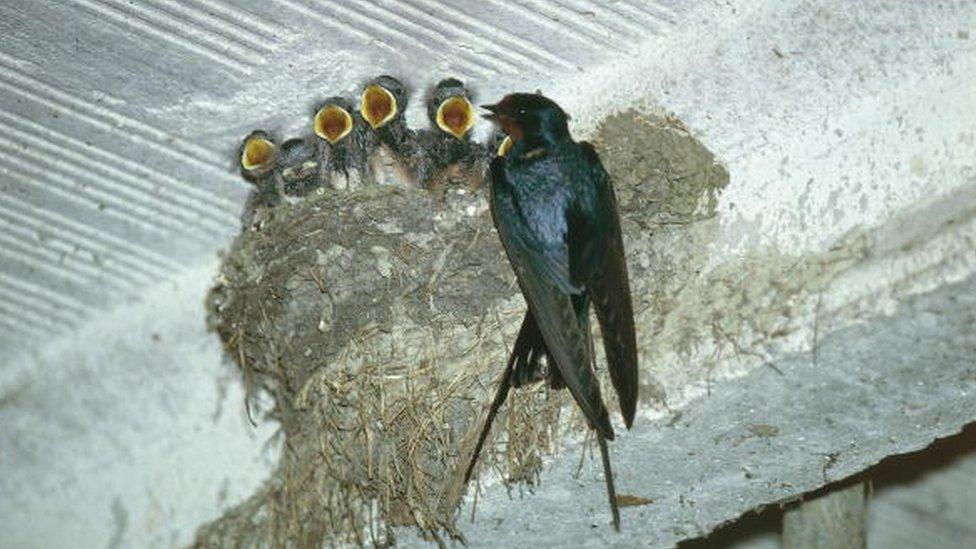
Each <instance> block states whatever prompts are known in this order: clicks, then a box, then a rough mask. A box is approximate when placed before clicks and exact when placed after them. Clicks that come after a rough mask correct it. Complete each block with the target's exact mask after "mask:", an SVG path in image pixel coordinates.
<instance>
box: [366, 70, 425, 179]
mask: <svg viewBox="0 0 976 549" xmlns="http://www.w3.org/2000/svg"><path fill="white" fill-rule="evenodd" d="M406 108H407V88H406V87H405V86H404V85H403V83H401V82H400V81H399V80H397V79H396V78H393V77H392V76H387V75H383V76H379V77H377V78H375V79H373V80H372V81H370V82H369V84H367V85H366V87H365V88H364V89H363V93H362V96H361V97H360V103H359V111H360V113H361V114H362V116H363V119H364V120H365V121H366V122H367V123H368V124H369V127H370V131H369V133H368V136H367V139H366V154H367V170H368V172H369V175H370V177H371V178H372V179H373V181H374V182H376V183H378V184H381V185H396V184H403V183H406V184H408V185H416V183H417V181H416V177H415V173H414V168H413V166H412V164H413V161H414V160H415V159H416V150H417V147H416V142H415V136H414V132H413V131H412V130H410V128H408V127H407V123H406V119H405V118H404V113H405V112H406Z"/></svg>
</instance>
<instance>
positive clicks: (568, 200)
mask: <svg viewBox="0 0 976 549" xmlns="http://www.w3.org/2000/svg"><path fill="white" fill-rule="evenodd" d="M485 108H486V109H488V110H489V111H491V113H492V114H490V115H488V116H487V117H488V118H490V119H493V120H494V121H495V122H496V123H498V124H499V125H500V126H501V129H502V131H504V132H505V133H506V134H507V136H508V138H509V141H510V142H511V146H510V147H507V151H505V154H504V155H503V156H497V157H495V158H494V159H493V160H492V162H491V164H490V166H489V176H488V179H489V186H490V195H489V196H490V198H489V205H490V208H491V213H492V220H493V221H494V223H495V227H496V228H497V229H498V235H499V238H500V239H501V241H502V245H503V247H504V248H505V252H506V253H507V254H508V259H509V262H510V263H511V264H512V267H513V269H514V271H515V275H516V278H517V279H518V283H519V287H520V288H521V290H522V294H523V295H524V296H525V300H526V302H527V304H528V311H527V312H526V315H525V318H524V319H523V321H522V328H521V329H520V330H519V337H518V338H517V340H516V345H515V347H514V350H513V352H512V356H511V357H510V358H509V361H508V364H507V366H506V370H505V374H504V375H503V377H502V379H501V382H500V384H499V387H498V391H497V393H496V396H495V402H494V403H493V404H492V409H491V410H490V411H489V415H488V419H487V420H486V421H485V425H484V427H483V429H482V433H481V437H480V439H479V442H478V444H477V446H476V448H475V451H474V454H473V456H472V459H471V463H470V464H469V466H468V470H467V472H466V474H465V482H467V480H468V478H470V475H471V470H472V469H473V467H474V463H475V461H476V460H477V457H478V453H479V452H480V449H481V445H482V444H483V443H484V438H485V436H486V435H487V432H488V429H489V428H490V427H491V420H492V419H493V417H494V414H495V412H496V411H497V407H498V406H500V405H501V404H502V403H503V402H504V400H505V397H506V396H507V394H508V388H509V387H510V386H513V385H517V384H518V383H519V382H520V381H521V380H524V379H528V380H531V379H532V378H533V377H536V376H534V375H532V374H533V372H532V369H534V368H537V366H538V360H539V358H540V357H541V356H543V355H545V356H547V357H548V360H551V363H550V364H549V368H550V370H551V374H550V380H551V381H552V382H553V383H554V384H558V385H565V387H566V388H568V389H569V391H570V393H572V395H573V399H574V400H575V401H576V403H577V404H578V405H579V407H580V409H582V411H583V414H584V415H585V416H586V419H587V421H588V422H589V424H590V426H591V427H592V428H593V429H594V430H596V435H597V441H598V443H599V445H600V455H601V457H602V460H603V470H604V475H605V480H606V485H607V495H608V496H609V499H610V509H611V512H612V515H613V524H614V528H615V529H617V530H619V528H620V514H619V510H618V508H617V501H616V496H615V491H614V485H613V473H612V471H611V468H610V456H609V451H608V450H607V443H606V441H607V440H613V437H614V432H613V428H612V427H611V425H610V418H609V414H608V413H607V408H606V406H605V405H604V403H603V399H602V398H601V396H600V385H599V382H598V381H597V378H596V375H595V373H594V371H593V366H594V362H595V358H594V353H593V343H592V339H591V334H590V324H589V314H590V304H591V303H592V305H593V308H594V309H595V311H596V316H597V320H598V321H599V323H600V331H601V333H602V337H603V345H604V349H605V351H606V356H607V364H608V370H609V372H610V380H611V382H612V384H613V387H614V389H615V390H616V392H617V396H618V399H619V402H620V411H621V414H622V415H623V419H624V424H625V425H626V426H627V428H628V429H629V428H630V426H631V425H632V424H633V421H634V413H635V411H636V406H637V391H638V379H637V343H636V336H635V333H634V332H635V331H634V314H633V306H632V304H631V297H630V285H629V282H628V279H627V263H626V260H625V259H624V248H623V239H622V238H621V230H620V218H619V215H618V213H617V202H616V197H615V195H614V191H613V185H612V183H611V181H610V176H609V175H608V174H607V172H606V170H605V169H604V168H603V165H602V164H601V163H600V159H599V157H598V156H597V154H596V151H595V150H594V148H593V146H592V145H590V144H589V143H586V142H579V143H577V142H576V141H574V140H573V138H572V136H571V135H570V133H569V128H568V125H567V120H568V116H567V115H566V113H565V112H563V110H562V109H561V108H560V107H559V105H557V104H556V103H555V102H553V101H552V100H550V99H548V98H546V97H543V96H542V95H539V94H523V93H516V94H511V95H507V96H505V98H503V99H502V100H501V102H499V103H497V104H495V105H488V106H486V107H485ZM517 364H519V365H521V368H523V369H527V370H528V371H527V372H525V371H523V372H522V375H521V376H519V375H516V374H517V371H516V365H517ZM553 366H554V368H553ZM557 382H558V383H557Z"/></svg>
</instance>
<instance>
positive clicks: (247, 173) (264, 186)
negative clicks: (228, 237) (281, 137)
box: [237, 130, 281, 227]
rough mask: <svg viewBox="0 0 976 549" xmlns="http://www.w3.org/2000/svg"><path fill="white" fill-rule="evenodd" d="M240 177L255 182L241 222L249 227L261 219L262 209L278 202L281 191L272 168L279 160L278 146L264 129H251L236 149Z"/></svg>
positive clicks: (266, 208) (271, 206)
mask: <svg viewBox="0 0 976 549" xmlns="http://www.w3.org/2000/svg"><path fill="white" fill-rule="evenodd" d="M237 158H238V166H239V168H240V170H241V176H242V177H244V179H245V180H247V181H248V182H249V183H251V184H252V185H254V190H253V191H251V194H249V195H248V197H247V202H245V204H244V211H243V212H242V213H241V224H242V225H243V226H244V227H250V226H251V225H253V224H254V223H256V222H259V221H261V219H262V218H263V216H262V215H261V213H262V212H264V211H266V210H269V209H271V208H274V207H275V206H277V205H278V204H281V191H280V189H279V188H278V177H277V174H276V170H275V168H276V167H277V160H278V146H277V145H275V142H274V139H272V138H271V136H270V135H268V133H267V132H264V131H261V130H255V131H253V132H251V133H250V134H249V135H248V136H247V137H245V138H244V141H242V142H241V146H240V148H239V149H238V151H237Z"/></svg>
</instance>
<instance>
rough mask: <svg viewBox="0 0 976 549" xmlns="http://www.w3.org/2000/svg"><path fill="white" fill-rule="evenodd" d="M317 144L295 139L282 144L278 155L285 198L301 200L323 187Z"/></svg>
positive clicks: (279, 175)
mask: <svg viewBox="0 0 976 549" xmlns="http://www.w3.org/2000/svg"><path fill="white" fill-rule="evenodd" d="M316 156H317V155H316V149H315V143H313V142H312V141H311V140H310V139H308V138H303V137H295V138H292V139H289V140H287V141H285V142H284V143H282V144H281V151H280V152H279V153H278V168H277V172H278V177H280V178H281V189H282V191H283V192H284V193H285V196H289V197H293V198H301V197H305V196H308V195H309V193H311V192H312V191H314V190H315V189H317V188H319V187H321V186H322V177H321V174H320V169H319V168H320V163H319V161H318V159H317V158H316Z"/></svg>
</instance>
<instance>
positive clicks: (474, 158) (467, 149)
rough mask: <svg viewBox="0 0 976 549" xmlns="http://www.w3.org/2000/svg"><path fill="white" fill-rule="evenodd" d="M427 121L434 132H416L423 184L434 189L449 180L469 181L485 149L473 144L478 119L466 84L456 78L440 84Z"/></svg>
mask: <svg viewBox="0 0 976 549" xmlns="http://www.w3.org/2000/svg"><path fill="white" fill-rule="evenodd" d="M427 117H428V118H429V119H430V123H431V129H430V130H422V131H420V132H417V141H418V142H419V144H420V149H421V157H420V158H419V159H418V160H417V162H416V163H415V171H416V175H417V179H418V181H419V182H420V184H421V185H422V186H424V187H426V188H428V189H432V188H439V187H441V186H442V185H443V184H444V183H446V182H448V181H449V180H457V179H466V178H469V177H470V176H471V175H472V174H473V173H474V172H475V171H476V170H475V169H474V166H475V164H476V163H477V162H478V161H479V160H482V159H484V157H485V155H484V154H483V151H484V148H483V147H482V146H481V145H480V144H478V143H475V142H473V141H471V133H470V130H471V128H472V127H473V126H474V122H475V115H474V107H473V106H472V105H471V95H470V93H469V91H468V90H467V88H465V87H464V84H463V83H462V82H461V81H460V80H458V79H456V78H446V79H444V80H441V81H440V82H439V83H438V84H437V86H436V87H435V88H434V90H433V92H432V93H431V94H430V97H428V99H427ZM476 175H477V176H480V175H481V174H476ZM479 180H480V177H479ZM468 186H469V187H475V186H477V185H472V184H470V183H469V184H468Z"/></svg>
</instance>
